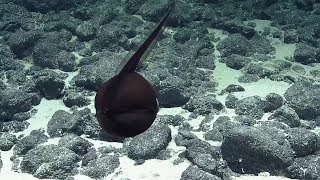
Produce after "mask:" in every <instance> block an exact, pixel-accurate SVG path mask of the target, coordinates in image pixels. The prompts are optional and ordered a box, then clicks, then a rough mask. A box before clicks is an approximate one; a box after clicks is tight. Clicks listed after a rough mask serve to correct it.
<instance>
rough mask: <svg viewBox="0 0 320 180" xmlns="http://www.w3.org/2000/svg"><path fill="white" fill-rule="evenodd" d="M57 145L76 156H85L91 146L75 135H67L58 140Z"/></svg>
mask: <svg viewBox="0 0 320 180" xmlns="http://www.w3.org/2000/svg"><path fill="white" fill-rule="evenodd" d="M59 145H60V146H62V147H65V148H68V149H70V150H72V151H73V152H75V153H76V154H78V155H85V154H86V153H87V152H88V150H89V149H90V148H91V147H92V146H93V144H92V143H90V142H89V141H88V140H86V139H83V138H81V137H79V136H77V135H75V134H68V135H65V136H63V137H62V138H61V139H60V140H59Z"/></svg>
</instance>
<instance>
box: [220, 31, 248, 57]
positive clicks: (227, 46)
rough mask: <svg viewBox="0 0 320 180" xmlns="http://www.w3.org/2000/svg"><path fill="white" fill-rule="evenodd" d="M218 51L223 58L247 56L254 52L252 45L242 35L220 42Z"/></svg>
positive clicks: (233, 35)
mask: <svg viewBox="0 0 320 180" xmlns="http://www.w3.org/2000/svg"><path fill="white" fill-rule="evenodd" d="M217 49H218V50H219V51H220V53H221V55H222V56H229V55H231V54H238V55H242V56H245V55H247V54H248V53H250V52H252V45H251V42H250V41H249V40H248V39H247V38H245V37H244V36H242V35H241V34H231V35H230V36H229V37H227V38H226V39H224V40H222V41H220V42H219V44H218V45H217Z"/></svg>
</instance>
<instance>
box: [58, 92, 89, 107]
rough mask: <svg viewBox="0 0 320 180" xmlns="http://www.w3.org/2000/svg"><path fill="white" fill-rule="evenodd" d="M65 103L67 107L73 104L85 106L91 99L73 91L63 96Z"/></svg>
mask: <svg viewBox="0 0 320 180" xmlns="http://www.w3.org/2000/svg"><path fill="white" fill-rule="evenodd" d="M63 103H64V105H66V106H67V107H72V106H78V107H83V106H87V105H89V104H90V100H89V99H88V98H87V97H85V96H84V95H83V94H79V93H74V92H71V93H67V94H66V95H65V96H64V97H63Z"/></svg>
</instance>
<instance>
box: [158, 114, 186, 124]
mask: <svg viewBox="0 0 320 180" xmlns="http://www.w3.org/2000/svg"><path fill="white" fill-rule="evenodd" d="M184 121H186V119H185V118H184V117H183V116H180V115H174V116H173V115H160V116H157V118H156V120H155V123H159V124H163V125H171V126H180V125H181V124H182V122H184Z"/></svg>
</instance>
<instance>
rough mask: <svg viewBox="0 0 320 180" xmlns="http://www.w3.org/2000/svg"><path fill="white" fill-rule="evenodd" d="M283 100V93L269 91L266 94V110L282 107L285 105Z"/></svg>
mask: <svg viewBox="0 0 320 180" xmlns="http://www.w3.org/2000/svg"><path fill="white" fill-rule="evenodd" d="M283 101H284V100H283V97H282V96H281V95H279V94H276V93H269V94H268V95H267V96H266V102H265V104H266V107H265V111H266V112H270V111H273V110H276V109H278V108H280V107H281V106H282V105H283Z"/></svg>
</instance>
